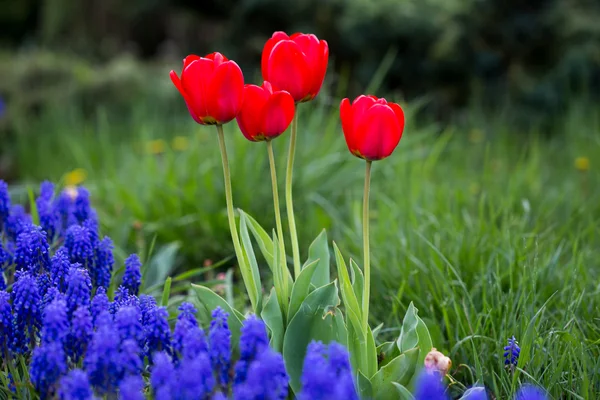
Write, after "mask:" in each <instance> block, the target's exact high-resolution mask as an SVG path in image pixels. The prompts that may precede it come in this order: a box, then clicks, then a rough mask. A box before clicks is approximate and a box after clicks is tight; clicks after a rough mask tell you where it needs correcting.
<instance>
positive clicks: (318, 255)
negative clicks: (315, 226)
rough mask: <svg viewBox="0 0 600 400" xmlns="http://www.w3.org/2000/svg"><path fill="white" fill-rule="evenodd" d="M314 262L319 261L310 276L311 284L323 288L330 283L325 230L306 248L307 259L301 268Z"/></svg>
mask: <svg viewBox="0 0 600 400" xmlns="http://www.w3.org/2000/svg"><path fill="white" fill-rule="evenodd" d="M316 260H319V265H318V267H317V270H316V271H315V273H314V274H313V276H312V281H311V282H312V284H313V285H315V286H316V287H321V286H325V285H327V284H328V283H329V282H330V281H331V276H330V271H329V263H330V257H329V245H328V243H327V231H325V229H323V230H322V231H321V233H319V235H318V236H317V237H316V238H315V240H313V242H312V243H311V244H310V247H309V248H308V259H307V260H306V262H305V263H304V266H303V267H302V268H306V266H308V265H310V264H311V263H312V262H313V261H316Z"/></svg>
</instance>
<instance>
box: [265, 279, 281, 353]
mask: <svg viewBox="0 0 600 400" xmlns="http://www.w3.org/2000/svg"><path fill="white" fill-rule="evenodd" d="M260 317H261V318H262V320H263V321H264V322H265V324H266V325H267V327H268V328H269V331H270V332H271V343H270V344H271V347H272V348H273V349H274V350H277V351H278V352H281V349H282V347H283V330H284V327H283V316H282V315H281V308H279V303H278V302H277V294H276V293H275V288H272V289H271V294H270V295H269V298H268V299H267V301H266V302H265V305H264V307H263V309H262V312H261V313H260Z"/></svg>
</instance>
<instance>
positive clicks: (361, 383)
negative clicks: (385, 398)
mask: <svg viewBox="0 0 600 400" xmlns="http://www.w3.org/2000/svg"><path fill="white" fill-rule="evenodd" d="M356 386H357V387H358V395H359V397H360V398H361V399H370V398H372V397H373V388H372V387H371V381H370V380H369V378H367V377H366V376H364V375H363V373H362V372H360V371H358V372H357V373H356Z"/></svg>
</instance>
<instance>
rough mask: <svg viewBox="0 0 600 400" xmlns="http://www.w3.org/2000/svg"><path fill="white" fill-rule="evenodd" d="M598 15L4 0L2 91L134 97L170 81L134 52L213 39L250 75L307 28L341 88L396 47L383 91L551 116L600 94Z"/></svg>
mask: <svg viewBox="0 0 600 400" xmlns="http://www.w3.org/2000/svg"><path fill="white" fill-rule="evenodd" d="M8 3H10V5H9V4H8ZM598 20H600V2H598V1H596V0H532V1H528V2H523V1H519V0H507V1H505V0H301V1H295V2H289V1H287V0H218V1H217V0H206V1H203V2H194V1H191V0H174V1H169V0H131V1H128V2H122V1H117V0H89V1H85V2H81V1H77V0H22V1H20V2H14V1H10V0H0V25H2V26H3V30H2V34H1V35H0V44H5V45H6V46H8V47H9V49H10V51H11V52H14V51H18V55H17V56H16V57H14V56H8V55H7V56H5V57H4V60H0V72H2V76H3V77H7V78H8V79H3V80H2V83H0V97H8V98H9V102H13V100H14V99H15V98H16V97H17V96H23V98H22V99H18V101H17V100H14V101H17V105H14V104H12V105H11V104H9V108H10V109H11V110H13V111H14V110H15V109H16V108H20V105H27V106H30V105H34V104H39V103H41V102H43V101H57V100H58V99H60V101H63V100H64V101H66V100H68V99H70V98H71V97H70V96H73V97H72V98H71V99H72V100H73V101H76V102H79V101H82V102H84V103H85V104H87V103H90V102H91V103H96V102H100V103H102V102H105V101H106V100H110V102H114V103H117V104H127V102H129V103H131V102H133V101H134V100H133V99H134V98H135V96H136V95H148V92H147V91H148V89H150V90H151V89H152V87H153V86H155V85H159V86H160V85H162V84H164V83H165V82H166V84H169V83H168V80H167V79H164V75H162V76H161V78H160V79H156V80H154V79H151V78H149V77H148V76H147V75H145V74H144V72H145V70H146V69H147V68H146V66H137V65H135V62H134V60H135V59H138V58H141V59H143V60H146V61H148V60H152V62H153V63H156V62H157V60H163V61H164V62H168V63H169V65H170V66H171V67H172V68H177V67H178V63H179V62H180V61H179V60H180V59H181V58H182V57H183V56H184V55H185V54H188V53H190V52H194V53H199V54H203V53H208V52H212V51H215V50H219V51H222V52H223V53H225V54H226V55H228V56H229V57H230V58H234V59H236V61H238V62H239V64H240V65H241V66H242V68H243V69H244V71H245V73H246V77H247V80H249V81H251V80H253V77H255V76H258V72H259V71H258V67H259V60H260V52H261V50H262V46H263V44H264V42H265V41H266V40H267V39H268V37H269V36H270V35H271V34H272V32H273V31H275V30H285V31H287V32H290V33H291V32H293V31H305V32H306V31H309V32H314V33H316V34H317V35H319V36H320V37H322V38H325V39H327V40H328V42H329V44H330V47H331V64H332V67H331V68H330V73H329V84H331V85H334V86H337V85H338V84H339V82H343V83H346V82H348V84H347V87H344V88H343V89H344V90H343V91H342V92H341V93H339V94H344V95H346V94H347V95H350V96H355V95H357V94H359V93H361V92H363V91H364V90H365V86H366V85H367V84H368V83H369V82H371V80H372V77H373V76H374V75H375V74H376V71H377V69H378V68H379V67H380V65H381V62H382V61H381V60H382V59H383V58H384V57H385V56H386V55H391V56H392V57H391V58H390V59H389V64H388V68H387V69H386V71H385V72H386V74H385V77H384V79H382V81H381V91H382V92H388V93H389V92H395V93H399V94H400V95H402V96H403V97H404V98H407V99H413V98H415V97H420V96H428V99H429V102H428V107H427V109H428V110H429V111H430V112H431V113H433V115H435V116H437V117H439V118H444V119H445V118H447V117H454V118H455V117H460V116H461V113H456V112H455V111H456V110H457V109H463V107H464V106H466V105H469V103H473V102H474V101H477V104H476V106H478V107H482V108H483V109H488V110H489V109H497V108H498V105H503V106H508V107H510V108H511V109H512V110H514V112H513V113H512V114H511V116H512V118H513V119H514V121H512V122H525V123H527V124H528V125H536V124H539V123H541V122H544V123H546V124H547V125H548V126H552V125H553V123H554V121H553V120H552V118H551V117H552V116H554V115H556V114H557V113H560V112H561V111H562V110H564V109H565V108H566V104H565V102H566V100H565V99H567V98H569V97H571V96H572V95H574V94H576V95H578V96H581V95H583V96H590V97H596V98H597V97H598V93H600V24H598V23H597V21H598ZM40 49H44V50H51V51H54V52H58V54H59V55H55V56H52V55H50V54H47V53H44V52H42V54H41V55H40V54H39V52H40ZM9 54H10V53H9ZM75 55H76V56H75ZM124 55H125V56H124ZM84 60H85V61H84ZM164 70H167V71H168V69H167V68H166V67H165V68H164ZM336 72H337V73H336ZM163 73H164V72H163ZM52 89H55V92H56V93H54V92H51V91H52ZM370 89H373V88H370ZM379 94H384V93H379ZM45 95H46V96H45ZM151 95H153V94H151ZM82 96H83V97H82ZM27 110H29V108H28V109H27ZM0 129H2V128H0Z"/></svg>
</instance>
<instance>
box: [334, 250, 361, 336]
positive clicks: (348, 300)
mask: <svg viewBox="0 0 600 400" xmlns="http://www.w3.org/2000/svg"><path fill="white" fill-rule="evenodd" d="M333 251H334V253H335V261H336V264H337V270H338V278H339V280H340V290H341V292H342V299H343V300H344V307H346V314H347V315H348V319H349V320H350V322H351V323H352V325H353V326H354V329H355V332H356V334H357V335H358V338H359V339H360V340H361V341H362V342H363V343H364V338H365V333H364V332H363V331H362V327H361V316H362V312H361V307H360V304H359V303H358V300H357V298H356V295H355V294H354V289H353V288H352V283H351V282H350V276H349V275H348V268H347V267H346V263H345V262H344V257H343V256H342V253H340V249H339V248H338V247H337V245H336V244H335V242H334V243H333Z"/></svg>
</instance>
